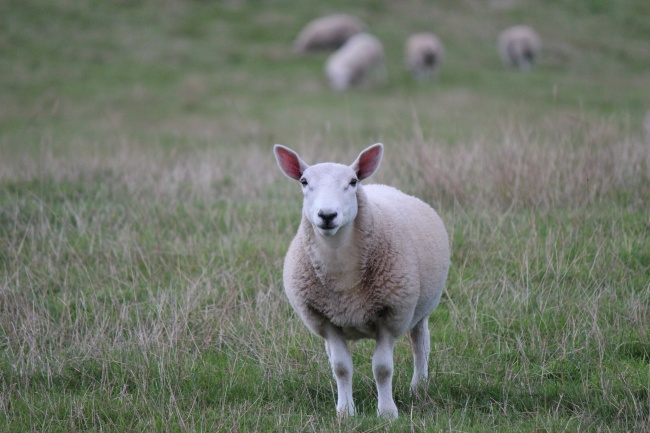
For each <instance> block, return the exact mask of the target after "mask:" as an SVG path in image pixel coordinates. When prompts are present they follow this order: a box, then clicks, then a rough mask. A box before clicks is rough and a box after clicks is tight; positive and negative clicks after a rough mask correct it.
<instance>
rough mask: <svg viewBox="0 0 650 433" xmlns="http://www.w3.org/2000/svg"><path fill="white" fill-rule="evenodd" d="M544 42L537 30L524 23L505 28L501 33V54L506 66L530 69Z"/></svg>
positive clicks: (521, 69)
mask: <svg viewBox="0 0 650 433" xmlns="http://www.w3.org/2000/svg"><path fill="white" fill-rule="evenodd" d="M541 49H542V42H541V40H540V38H539V36H537V33H535V31H534V30H533V29H532V28H530V27H528V26H524V25H520V26H513V27H509V28H507V29H505V30H504V31H502V32H501V34H500V35H499V54H500V55H501V60H502V61H503V64H504V65H505V66H508V67H511V68H516V69H519V70H520V71H525V70H529V69H531V68H532V67H533V64H534V63H535V61H536V60H537V57H538V56H539V52H540V51H541Z"/></svg>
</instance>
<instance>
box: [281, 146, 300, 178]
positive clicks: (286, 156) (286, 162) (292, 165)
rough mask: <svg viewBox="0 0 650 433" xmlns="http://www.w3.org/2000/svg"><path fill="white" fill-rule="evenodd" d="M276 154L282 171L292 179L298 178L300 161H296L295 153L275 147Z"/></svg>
mask: <svg viewBox="0 0 650 433" xmlns="http://www.w3.org/2000/svg"><path fill="white" fill-rule="evenodd" d="M277 155H278V162H279V163H280V167H281V168H282V171H284V173H285V174H286V175H287V176H289V177H291V178H293V179H296V180H298V179H300V176H302V172H301V171H300V161H298V158H297V157H296V155H293V154H292V153H290V152H287V151H286V150H284V149H281V148H278V149H277Z"/></svg>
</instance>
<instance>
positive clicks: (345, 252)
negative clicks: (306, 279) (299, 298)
mask: <svg viewBox="0 0 650 433" xmlns="http://www.w3.org/2000/svg"><path fill="white" fill-rule="evenodd" d="M357 205H358V209H357V217H356V218H355V220H354V221H353V222H352V223H351V224H349V225H347V226H345V227H341V228H340V229H339V231H338V232H337V233H336V235H335V236H322V235H321V234H319V233H317V232H316V231H315V230H314V229H313V227H312V228H311V230H310V234H309V236H308V239H309V241H308V251H309V256H310V260H311V263H312V265H313V266H314V270H315V271H316V275H317V276H318V278H319V280H320V281H321V283H322V284H323V285H324V286H326V287H328V288H329V289H331V290H334V291H349V290H355V289H357V288H358V287H360V286H361V283H362V279H363V273H364V269H365V258H366V256H367V246H368V244H372V241H369V239H371V238H372V236H373V231H372V227H373V223H374V220H373V216H372V212H371V211H370V208H369V206H368V201H367V198H366V195H365V192H364V191H363V189H362V188H361V187H359V189H358V192H357ZM305 223H306V224H309V223H307V221H306V220H305Z"/></svg>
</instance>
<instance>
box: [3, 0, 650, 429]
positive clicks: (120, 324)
mask: <svg viewBox="0 0 650 433" xmlns="http://www.w3.org/2000/svg"><path fill="white" fill-rule="evenodd" d="M332 11H346V12H350V13H354V14H357V15H358V16H359V17H361V18H362V19H363V20H364V21H366V22H367V23H368V25H369V27H370V30H371V31H373V33H375V34H377V35H378V36H379V37H380V38H381V39H382V41H383V42H384V44H385V48H386V53H387V58H388V65H387V67H388V74H389V78H390V80H389V83H388V84H387V85H385V86H381V87H378V88H374V89H368V90H366V91H352V92H348V93H344V94H340V93H334V92H332V91H330V90H329V89H328V88H327V85H326V82H325V80H324V77H323V73H322V68H323V63H324V61H325V58H326V56H325V55H315V56H310V57H295V56H293V55H292V54H291V52H290V44H291V41H292V38H293V37H294V36H295V35H296V34H297V33H298V31H299V30H300V28H301V27H302V26H303V25H304V23H305V22H306V21H307V20H309V19H311V18H313V17H315V16H318V15H320V14H323V13H328V12H332ZM648 16H650V3H648V2H647V1H643V0H625V1H621V2H617V3H616V4H615V5H614V4H610V2H606V1H587V0H585V1H578V2H576V1H563V0H554V1H545V2H523V1H522V2H519V1H486V2H479V1H463V2H455V1H448V0H444V1H440V2H406V3H404V2H401V3H392V2H385V1H379V0H367V1H361V2H354V3H349V2H342V1H336V2H327V3H322V4H321V3H313V4H308V3H304V2H296V1H292V0H276V1H269V2H246V1H243V2H202V1H188V2H181V1H177V0H169V1H164V2H158V1H153V0H152V1H142V2H136V1H130V0H119V1H118V0H116V1H108V2H107V1H95V0H92V1H86V2H80V1H74V0H73V1H65V0H54V1H49V2H43V1H38V0H28V1H17V0H9V1H5V2H1V3H0V54H1V55H0V431H7V432H10V431H11V432H14V431H16V432H22V431H26V432H27V431H48V432H59V431H60V432H68V431H112V432H139V431H179V432H180V431H229V432H230V431H242V432H243V431H317V432H321V431H367V432H371V431H454V432H456V431H462V432H474V431H475V432H483V431H504V432H541V431H545V432H547V431H558V432H559V431H576V432H578V431H580V432H581V431H590V432H591V431H593V432H615V431H616V432H618V431H621V432H627V431H650V333H649V328H650V327H649V324H650V235H649V233H650V216H649V215H650V212H649V211H650V205H649V203H650V147H649V146H648V145H649V143H650V142H649V141H648V140H650V138H648V137H647V136H645V135H644V131H643V128H642V122H643V118H644V116H645V115H646V113H647V111H648V109H649V107H650V90H649V89H650V88H649V87H648V85H647V84H648V79H649V78H650V76H649V75H648V71H649V70H650V69H649V68H650V46H649V45H648V43H647V42H648V40H650V21H649V20H648V19H647V17H648ZM519 22H523V23H527V24H530V25H533V26H534V27H535V28H537V29H538V31H539V33H540V34H541V36H542V39H543V42H544V51H543V56H542V58H541V60H540V62H539V64H538V67H537V68H536V69H534V70H533V71H531V72H529V73H525V74H519V73H516V72H513V71H506V70H504V69H503V68H502V66H501V65H500V63H499V59H498V57H497V54H496V47H495V45H496V36H497V34H498V32H499V31H500V30H501V29H502V28H503V27H505V26H506V25H509V24H513V23H519ZM422 29H432V30H433V31H435V32H436V33H438V35H439V36H440V37H441V38H442V40H443V41H444V43H445V45H446V50H447V58H446V62H445V64H444V65H443V69H442V73H441V75H440V77H439V79H438V80H436V81H433V82H429V83H415V82H413V81H412V80H411V79H410V77H409V76H408V75H407V74H406V72H405V71H403V68H402V51H401V50H402V44H403V41H404V40H405V38H406V36H407V35H408V34H409V33H410V32H412V31H418V30H422ZM376 141H382V142H384V144H385V145H386V156H385V160H384V162H383V164H382V167H381V168H380V170H379V172H378V173H377V174H376V175H375V176H374V179H373V181H377V182H385V183H389V184H392V185H395V186H397V187H400V188H401V189H403V190H405V191H407V192H409V193H411V194H414V195H417V196H420V197H422V198H423V199H425V200H426V201H428V202H429V203H431V204H432V205H434V206H435V207H436V209H437V210H438V211H439V213H440V214H441V216H442V217H443V220H444V221H445V223H446V225H447V228H448V231H449V233H450V237H451V242H452V267H451V270H450V275H449V281H448V284H447V292H446V294H445V295H444V297H443V302H442V304H441V305H440V307H439V308H438V309H437V310H436V312H435V313H434V314H433V316H432V318H431V320H430V328H431V344H432V354H431V359H430V379H429V381H428V383H427V384H426V386H425V389H423V390H422V391H421V392H419V393H417V394H416V395H411V394H410V393H409V390H408V384H409V381H410V376H411V373H412V365H411V363H412V360H411V355H410V350H409V346H408V342H407V341H406V339H405V338H403V339H401V340H400V341H399V342H398V345H397V348H396V351H395V365H396V370H395V377H394V389H395V399H396V402H397V405H398V408H399V410H400V418H399V419H398V420H397V421H395V422H389V421H386V420H383V419H380V418H378V417H377V416H376V414H375V411H376V404H377V400H376V391H375V389H374V381H373V379H372V371H371V367H370V357H371V355H372V350H373V343H372V342H370V341H360V342H356V343H353V344H352V347H353V352H354V363H355V378H354V387H353V388H354V398H355V402H356V405H357V408H358V411H359V414H358V416H356V417H354V418H346V419H339V418H337V417H336V414H335V408H334V402H335V395H334V394H335V384H334V381H333V379H332V375H331V372H330V367H329V365H328V362H327V357H326V355H325V351H324V347H323V342H322V341H320V340H319V339H318V338H316V337H315V336H312V335H311V334H310V333H309V332H308V330H307V329H306V328H305V327H304V325H302V324H301V322H300V320H299V319H298V317H297V315H296V314H295V313H294V312H293V311H292V310H291V308H290V306H289V304H288V302H287V300H286V298H285V296H284V293H283V290H282V282H281V272H282V271H281V269H282V259H283V255H284V252H285V251H286V248H287V246H288V243H289V241H290V240H291V238H292V236H293V234H294V232H295V229H296V227H297V224H298V221H299V218H300V206H301V205H300V200H301V197H300V192H299V189H298V188H296V186H295V185H293V184H292V183H291V182H289V181H288V180H287V179H286V178H285V177H284V176H283V175H282V174H281V173H280V171H279V170H278V169H277V167H276V164H275V161H274V159H273V156H272V153H271V146H272V145H273V144H274V143H276V142H278V143H283V144H286V145H289V146H291V147H293V148H295V149H297V150H299V151H300V153H301V154H302V155H304V156H305V158H306V159H307V160H308V161H309V162H315V161H320V160H324V159H334V160H338V161H343V162H345V161H352V160H353V158H354V157H356V155H357V154H358V152H359V151H360V150H361V149H363V148H364V147H366V146H367V145H369V144H371V143H373V142H376Z"/></svg>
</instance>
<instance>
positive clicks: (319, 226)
mask: <svg viewBox="0 0 650 433" xmlns="http://www.w3.org/2000/svg"><path fill="white" fill-rule="evenodd" d="M358 182H359V179H358V178H357V174H356V173H355V172H354V170H352V168H350V167H348V166H345V165H340V164H333V163H324V164H316V165H313V166H311V167H309V168H308V169H307V170H305V172H304V173H303V174H302V177H301V178H300V183H301V184H302V192H303V194H304V201H303V213H304V215H305V216H306V217H307V219H308V220H309V222H310V223H311V224H312V226H314V228H315V229H316V230H318V232H319V233H320V234H322V235H324V236H334V235H335V234H336V233H337V232H338V230H339V229H340V228H341V227H344V226H346V225H348V224H349V223H351V222H352V221H354V218H355V217H356V216H357V183H358Z"/></svg>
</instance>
